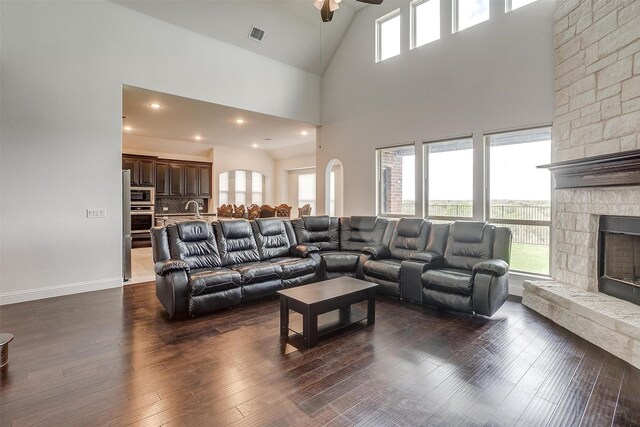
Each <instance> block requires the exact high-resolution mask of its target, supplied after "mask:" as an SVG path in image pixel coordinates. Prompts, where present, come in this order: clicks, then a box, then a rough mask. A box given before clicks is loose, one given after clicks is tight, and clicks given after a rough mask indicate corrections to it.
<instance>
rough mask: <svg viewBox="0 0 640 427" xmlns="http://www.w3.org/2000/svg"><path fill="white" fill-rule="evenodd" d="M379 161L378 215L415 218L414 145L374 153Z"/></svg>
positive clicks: (382, 149)
mask: <svg viewBox="0 0 640 427" xmlns="http://www.w3.org/2000/svg"><path fill="white" fill-rule="evenodd" d="M376 155H377V159H378V168H377V169H378V181H377V182H378V213H380V214H383V215H384V214H387V215H415V212H416V188H415V185H416V179H415V172H416V154H415V146H414V145H413V144H412V145H404V146H400V147H392V148H380V149H378V150H376Z"/></svg>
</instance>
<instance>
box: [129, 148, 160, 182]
mask: <svg viewBox="0 0 640 427" xmlns="http://www.w3.org/2000/svg"><path fill="white" fill-rule="evenodd" d="M122 170H129V171H130V173H131V186H133V187H155V185H156V159H155V157H149V156H133V155H123V156H122Z"/></svg>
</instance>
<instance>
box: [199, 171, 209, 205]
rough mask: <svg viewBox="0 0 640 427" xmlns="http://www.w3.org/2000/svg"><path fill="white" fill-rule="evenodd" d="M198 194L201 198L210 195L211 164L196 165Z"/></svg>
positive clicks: (206, 197)
mask: <svg viewBox="0 0 640 427" xmlns="http://www.w3.org/2000/svg"><path fill="white" fill-rule="evenodd" d="M198 180H199V181H200V182H199V186H198V196H200V197H202V198H203V199H208V198H210V197H211V166H208V165H207V166H198Z"/></svg>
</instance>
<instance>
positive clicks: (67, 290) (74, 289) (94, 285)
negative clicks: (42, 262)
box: [0, 277, 122, 305]
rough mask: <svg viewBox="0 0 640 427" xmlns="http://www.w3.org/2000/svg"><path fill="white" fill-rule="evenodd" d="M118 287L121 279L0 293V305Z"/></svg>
mask: <svg viewBox="0 0 640 427" xmlns="http://www.w3.org/2000/svg"><path fill="white" fill-rule="evenodd" d="M119 287H122V278H121V277H115V278H111V279H102V280H91V281H88V282H78V283H68V284H65V285H55V286H47V287H44V288H36V289H27V290H24V291H13V292H0V305H5V304H15V303H18V302H24V301H33V300H38V299H43V298H53V297H60V296H64V295H71V294H79V293H82V292H91V291H99V290H102V289H110V288H119Z"/></svg>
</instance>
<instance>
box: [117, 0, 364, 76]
mask: <svg viewBox="0 0 640 427" xmlns="http://www.w3.org/2000/svg"><path fill="white" fill-rule="evenodd" d="M111 1H113V2H114V3H118V4H120V5H122V6H125V7H127V8H130V9H133V10H136V11H138V12H141V13H143V14H145V15H148V16H151V17H154V18H156V19H159V20H162V21H165V22H168V23H170V24H173V25H176V26H179V27H182V28H185V29H188V30H191V31H194V32H196V33H200V34H202V35H205V36H208V37H212V38H214V39H217V40H220V41H223V42H225V43H229V44H232V45H235V46H238V47H240V48H243V49H247V50H250V51H252V52H255V53H257V54H259V55H263V56H266V57H269V58H272V59H275V60H276V61H279V62H282V63H285V64H289V65H292V66H294V67H297V68H300V69H302V70H306V71H309V72H311V73H315V74H318V75H322V74H323V72H324V70H325V69H326V68H327V66H328V65H329V63H330V62H331V59H332V58H333V55H334V53H335V51H336V49H337V48H338V46H339V45H340V42H341V41H342V38H343V36H344V34H345V33H346V31H347V29H348V28H349V25H350V24H351V20H352V19H353V16H354V15H355V13H356V11H358V10H360V9H362V8H363V7H366V6H367V5H366V4H364V3H359V2H357V1H356V0H343V1H342V3H340V9H338V10H337V11H335V12H334V15H333V20H332V21H331V22H327V23H324V22H322V20H321V19H320V12H319V11H318V10H317V9H316V8H315V7H314V6H313V0H208V1H203V0H147V1H140V0H111ZM252 25H254V26H256V27H258V28H260V29H262V30H264V31H265V33H266V34H265V37H264V39H263V41H262V42H261V43H259V42H256V41H254V40H251V39H249V37H248V34H249V30H250V29H251V26H252Z"/></svg>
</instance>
